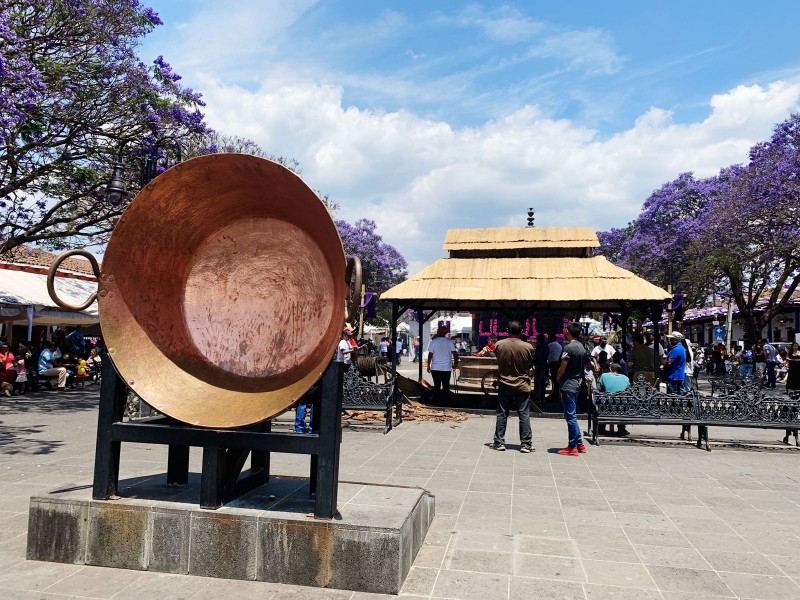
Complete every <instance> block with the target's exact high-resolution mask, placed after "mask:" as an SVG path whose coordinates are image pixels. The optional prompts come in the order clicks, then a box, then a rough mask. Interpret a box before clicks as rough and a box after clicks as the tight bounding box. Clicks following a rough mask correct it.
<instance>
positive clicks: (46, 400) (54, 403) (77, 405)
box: [0, 385, 100, 417]
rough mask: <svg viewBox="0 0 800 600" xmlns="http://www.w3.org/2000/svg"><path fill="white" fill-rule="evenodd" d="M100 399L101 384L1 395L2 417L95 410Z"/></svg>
mask: <svg viewBox="0 0 800 600" xmlns="http://www.w3.org/2000/svg"><path fill="white" fill-rule="evenodd" d="M99 401H100V386H98V385H93V386H91V387H90V386H86V388H84V389H77V390H63V391H57V390H52V391H50V390H40V391H37V392H28V393H27V394H25V395H24V396H12V397H11V398H4V397H0V417H2V416H6V415H12V414H21V413H38V414H58V413H74V412H75V411H83V410H94V409H96V408H97V406H98V402H99Z"/></svg>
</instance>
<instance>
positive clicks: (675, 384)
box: [662, 331, 686, 394]
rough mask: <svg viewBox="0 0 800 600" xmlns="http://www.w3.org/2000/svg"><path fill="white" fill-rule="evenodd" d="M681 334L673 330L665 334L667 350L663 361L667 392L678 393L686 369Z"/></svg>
mask: <svg viewBox="0 0 800 600" xmlns="http://www.w3.org/2000/svg"><path fill="white" fill-rule="evenodd" d="M682 339H683V334H682V333H681V332H680V331H673V332H672V333H670V334H669V335H668V336H667V343H668V344H669V350H667V359H666V360H665V361H664V366H663V367H662V368H663V369H664V381H665V382H666V384H667V393H669V394H680V393H681V388H682V387H683V378H684V377H685V371H686V350H684V349H683V345H682V344H681V340H682Z"/></svg>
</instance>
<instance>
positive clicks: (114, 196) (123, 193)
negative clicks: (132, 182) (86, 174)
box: [105, 135, 183, 207]
mask: <svg viewBox="0 0 800 600" xmlns="http://www.w3.org/2000/svg"><path fill="white" fill-rule="evenodd" d="M165 142H172V145H173V148H174V150H175V155H176V157H177V159H178V160H177V161H176V162H175V164H178V163H180V162H182V161H183V151H182V150H181V145H180V143H179V141H178V139H177V138H176V137H175V136H172V135H168V136H165V137H163V138H161V139H159V140H158V141H157V142H156V143H155V144H153V145H152V146H151V147H150V149H149V153H148V154H147V155H145V156H143V157H142V164H141V170H140V171H139V187H140V188H143V187H144V186H146V185H147V184H148V183H150V182H151V181H152V180H153V179H154V178H155V176H156V171H157V169H158V159H159V157H158V149H159V148H160V147H162V144H164V143H165ZM127 143H128V142H127V141H125V142H123V143H122V144H121V145H120V148H119V150H118V151H117V156H116V158H115V159H114V163H113V167H112V171H111V179H110V180H109V181H108V184H107V185H106V191H105V196H106V199H107V200H108V201H109V203H111V204H112V205H113V206H115V207H116V206H119V205H120V204H122V203H123V202H124V201H125V200H126V199H127V198H128V196H129V195H130V193H129V192H128V188H127V186H126V185H125V166H124V164H123V161H122V158H123V150H124V148H125V146H126V145H127ZM167 168H169V166H168V167H167Z"/></svg>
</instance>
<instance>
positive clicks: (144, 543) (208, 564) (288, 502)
mask: <svg viewBox="0 0 800 600" xmlns="http://www.w3.org/2000/svg"><path fill="white" fill-rule="evenodd" d="M165 479H166V478H165V476H164V475H161V476H154V477H142V478H137V479H131V480H127V481H122V482H120V488H119V489H120V495H121V496H124V497H121V498H118V499H114V500H92V499H91V486H67V487H62V488H60V489H57V490H54V491H52V492H50V493H48V494H44V495H38V496H33V497H31V501H30V512H29V520H28V546H27V558H28V559H29V560H40V561H50V562H60V563H72V564H85V565H95V566H103V567H116V568H122V569H133V570H141V571H157V572H162V573H181V574H190V575H200V576H206V577H221V578H226V579H242V580H256V581H269V582H277V583H289V584H296V585H303V586H314V587H326V588H340V589H346V590H355V591H361V592H372V593H384V594H397V593H399V591H400V588H401V587H402V585H403V582H404V581H405V578H406V575H408V573H409V571H410V569H411V565H412V563H413V561H414V558H415V557H416V555H417V552H418V551H419V549H420V547H421V546H422V543H423V541H424V539H425V535H426V533H427V531H428V527H429V525H430V523H431V521H432V519H433V516H434V498H433V496H432V495H431V494H430V493H428V492H427V491H425V490H423V489H421V488H418V487H400V486H391V485H375V484H362V483H341V484H340V486H339V512H340V515H339V517H338V518H336V519H332V520H321V519H316V518H315V517H314V515H313V509H314V503H313V498H311V496H310V495H309V493H308V482H307V480H305V479H294V478H286V477H273V478H272V479H271V480H270V482H269V483H268V484H266V485H264V486H261V487H260V488H257V489H256V490H253V491H252V492H250V493H249V494H247V495H245V496H242V497H241V498H239V499H237V500H235V501H234V502H231V503H229V504H227V505H225V506H224V507H222V508H220V509H218V510H203V509H201V508H199V506H198V500H199V476H194V475H193V476H191V478H190V482H189V485H187V486H182V487H168V486H167V485H166V484H165V483H164V482H165Z"/></svg>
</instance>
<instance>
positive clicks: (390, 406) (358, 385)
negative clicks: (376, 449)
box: [342, 367, 403, 433]
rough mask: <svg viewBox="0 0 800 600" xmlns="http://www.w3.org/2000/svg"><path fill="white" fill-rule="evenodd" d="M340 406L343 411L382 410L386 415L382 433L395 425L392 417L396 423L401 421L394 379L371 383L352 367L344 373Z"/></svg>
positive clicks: (400, 407) (401, 414) (400, 408)
mask: <svg viewBox="0 0 800 600" xmlns="http://www.w3.org/2000/svg"><path fill="white" fill-rule="evenodd" d="M342 408H343V409H344V410H345V411H348V410H379V411H384V412H385V416H386V426H385V429H384V433H388V432H389V431H391V430H392V427H394V425H395V423H394V418H396V419H397V424H398V425H399V424H400V423H402V422H403V409H402V402H401V399H400V395H399V394H398V393H397V387H396V385H395V381H394V380H393V379H390V380H388V381H386V382H385V383H373V382H372V381H369V380H367V379H364V378H363V377H362V376H361V375H359V373H358V369H356V368H354V367H350V368H349V369H347V370H346V371H345V373H344V397H343V400H342Z"/></svg>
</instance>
